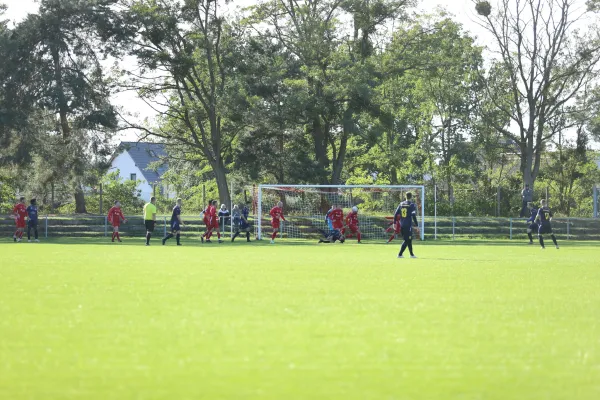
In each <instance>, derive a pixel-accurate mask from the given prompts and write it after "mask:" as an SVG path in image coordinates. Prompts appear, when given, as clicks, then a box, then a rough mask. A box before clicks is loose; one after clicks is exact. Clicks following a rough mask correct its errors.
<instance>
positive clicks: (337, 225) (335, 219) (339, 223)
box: [329, 204, 344, 233]
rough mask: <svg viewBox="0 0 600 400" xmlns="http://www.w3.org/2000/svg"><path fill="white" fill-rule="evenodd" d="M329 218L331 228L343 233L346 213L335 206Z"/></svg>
mask: <svg viewBox="0 0 600 400" xmlns="http://www.w3.org/2000/svg"><path fill="white" fill-rule="evenodd" d="M329 218H331V226H332V227H333V229H334V230H337V231H340V233H341V231H342V229H343V228H344V211H342V209H341V208H339V207H337V205H335V204H334V205H333V208H332V209H331V212H330V213H329Z"/></svg>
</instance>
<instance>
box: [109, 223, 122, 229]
mask: <svg viewBox="0 0 600 400" xmlns="http://www.w3.org/2000/svg"><path fill="white" fill-rule="evenodd" d="M111 225H112V227H113V228H118V227H120V226H121V222H112V223H111Z"/></svg>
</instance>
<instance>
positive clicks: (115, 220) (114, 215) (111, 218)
mask: <svg viewBox="0 0 600 400" xmlns="http://www.w3.org/2000/svg"><path fill="white" fill-rule="evenodd" d="M107 218H108V222H110V224H111V225H112V227H113V234H112V241H113V242H114V241H115V238H117V240H118V241H119V242H121V237H120V236H119V226H120V225H121V221H122V222H127V218H125V216H124V215H123V210H121V203H119V200H115V205H114V206H113V207H111V209H110V210H108V217H107Z"/></svg>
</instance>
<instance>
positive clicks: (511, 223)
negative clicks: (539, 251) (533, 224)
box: [510, 217, 512, 240]
mask: <svg viewBox="0 0 600 400" xmlns="http://www.w3.org/2000/svg"><path fill="white" fill-rule="evenodd" d="M510 240H512V217H510Z"/></svg>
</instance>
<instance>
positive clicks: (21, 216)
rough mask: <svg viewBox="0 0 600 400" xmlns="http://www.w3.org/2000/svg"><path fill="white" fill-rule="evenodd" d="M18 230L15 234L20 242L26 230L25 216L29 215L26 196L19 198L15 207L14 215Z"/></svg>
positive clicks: (15, 239) (15, 237) (14, 237)
mask: <svg viewBox="0 0 600 400" xmlns="http://www.w3.org/2000/svg"><path fill="white" fill-rule="evenodd" d="M12 216H13V217H14V219H15V225H16V226H17V230H16V231H15V234H14V235H13V240H14V241H15V242H20V241H21V239H23V231H24V230H25V217H26V216H27V207H25V197H21V198H19V202H18V203H17V204H15V206H14V207H13V215H12Z"/></svg>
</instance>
